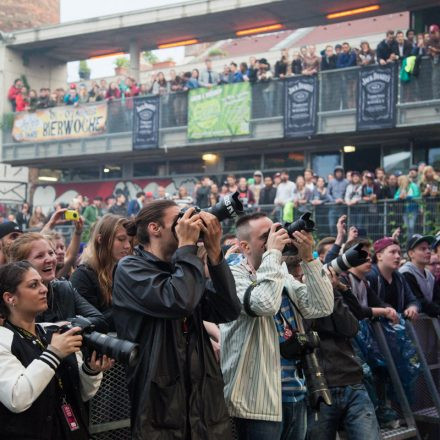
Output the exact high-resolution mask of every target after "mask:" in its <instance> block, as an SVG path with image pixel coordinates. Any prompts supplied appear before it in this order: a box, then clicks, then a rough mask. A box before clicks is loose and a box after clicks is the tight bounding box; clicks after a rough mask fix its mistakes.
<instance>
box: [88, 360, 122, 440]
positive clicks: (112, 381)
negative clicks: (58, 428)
mask: <svg viewBox="0 0 440 440" xmlns="http://www.w3.org/2000/svg"><path fill="white" fill-rule="evenodd" d="M89 431H90V434H92V435H93V437H94V438H95V439H96V440H130V438H131V433H130V400H129V397H128V391H127V382H126V379H125V371H124V367H123V366H122V365H121V364H118V363H116V364H115V366H114V367H113V368H112V369H111V370H109V371H106V372H105V373H104V378H103V380H102V382H101V386H100V387H99V390H98V392H97V393H96V395H95V397H94V398H93V399H92V400H91V401H90V404H89Z"/></svg>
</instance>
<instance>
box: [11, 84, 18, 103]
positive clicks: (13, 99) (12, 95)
mask: <svg viewBox="0 0 440 440" xmlns="http://www.w3.org/2000/svg"><path fill="white" fill-rule="evenodd" d="M19 94H20V89H17V88H16V87H15V86H14V85H12V86H11V87H9V92H8V99H9V101H15V98H16V97H17V95H19Z"/></svg>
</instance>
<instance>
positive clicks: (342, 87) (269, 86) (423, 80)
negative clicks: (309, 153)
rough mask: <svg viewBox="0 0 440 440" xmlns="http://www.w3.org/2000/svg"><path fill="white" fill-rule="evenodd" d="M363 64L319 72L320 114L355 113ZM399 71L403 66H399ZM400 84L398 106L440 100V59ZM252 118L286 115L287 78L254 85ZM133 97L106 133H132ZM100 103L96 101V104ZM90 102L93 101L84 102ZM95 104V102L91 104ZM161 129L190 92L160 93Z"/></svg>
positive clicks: (180, 120)
mask: <svg viewBox="0 0 440 440" xmlns="http://www.w3.org/2000/svg"><path fill="white" fill-rule="evenodd" d="M359 69H360V67H351V68H345V69H335V70H328V71H322V72H319V74H318V78H319V79H318V80H319V90H320V93H319V105H318V113H319V114H325V113H333V112H336V113H341V114H342V113H343V112H349V113H353V112H354V111H355V109H356V105H357V95H358V80H357V78H358V76H357V74H358V71H359ZM396 74H399V69H396ZM398 83H399V93H398V99H397V103H396V105H397V106H398V107H402V106H405V105H410V104H411V105H413V104H414V103H415V102H420V103H421V102H426V101H437V100H440V61H438V62H437V61H436V59H431V58H429V57H426V58H422V59H421V60H420V64H419V73H418V76H417V77H416V76H414V77H412V79H411V80H410V81H409V82H407V83H402V82H401V81H398ZM251 86H252V87H251V91H252V120H258V119H267V118H273V117H282V116H283V114H284V87H283V80H277V79H273V80H271V81H267V82H257V83H253V84H251ZM133 99H135V98H124V99H119V100H111V101H108V103H107V105H108V120H107V127H106V134H117V133H126V132H131V130H132V114H133ZM95 104H96V103H93V105H95ZM84 105H86V106H87V105H89V104H84ZM90 105H92V104H90ZM160 109H161V116H160V125H159V127H160V129H166V128H172V127H184V126H186V124H187V118H188V95H187V92H176V93H173V92H172V93H167V94H165V95H161V96H160ZM12 121H13V114H12V113H7V114H5V115H4V120H3V124H2V125H3V143H4V144H9V143H11V142H12V137H11V130H12Z"/></svg>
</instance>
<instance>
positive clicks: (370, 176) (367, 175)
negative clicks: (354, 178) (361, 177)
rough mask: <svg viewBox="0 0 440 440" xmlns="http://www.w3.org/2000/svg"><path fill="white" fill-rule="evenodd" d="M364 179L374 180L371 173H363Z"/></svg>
mask: <svg viewBox="0 0 440 440" xmlns="http://www.w3.org/2000/svg"><path fill="white" fill-rule="evenodd" d="M365 177H366V178H367V179H374V175H373V173H365Z"/></svg>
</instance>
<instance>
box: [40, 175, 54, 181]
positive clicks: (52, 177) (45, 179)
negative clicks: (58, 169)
mask: <svg viewBox="0 0 440 440" xmlns="http://www.w3.org/2000/svg"><path fill="white" fill-rule="evenodd" d="M38 180H41V181H42V182H58V177H54V176H38Z"/></svg>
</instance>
